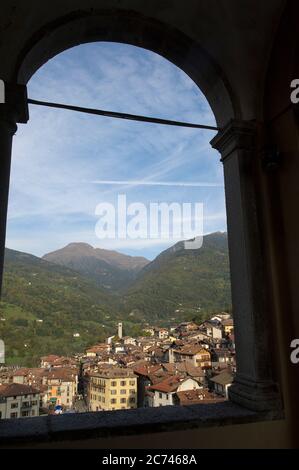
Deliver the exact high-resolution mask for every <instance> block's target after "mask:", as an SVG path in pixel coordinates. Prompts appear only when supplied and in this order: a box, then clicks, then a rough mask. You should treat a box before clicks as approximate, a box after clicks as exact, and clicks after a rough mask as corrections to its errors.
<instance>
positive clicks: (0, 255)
mask: <svg viewBox="0 0 299 470" xmlns="http://www.w3.org/2000/svg"><path fill="white" fill-rule="evenodd" d="M27 120H28V108H27V96H26V87H24V86H22V85H11V84H5V103H4V104H0V293H1V286H2V275H3V262H4V250H5V238H6V237H5V236H6V219H7V205H8V193H9V179H10V164H11V149H12V138H13V135H14V134H15V132H16V130H17V125H16V123H17V122H23V123H24V122H27Z"/></svg>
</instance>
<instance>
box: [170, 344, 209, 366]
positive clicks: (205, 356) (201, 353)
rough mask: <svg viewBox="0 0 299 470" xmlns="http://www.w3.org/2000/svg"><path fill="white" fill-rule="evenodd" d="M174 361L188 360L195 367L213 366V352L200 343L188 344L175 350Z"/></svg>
mask: <svg viewBox="0 0 299 470" xmlns="http://www.w3.org/2000/svg"><path fill="white" fill-rule="evenodd" d="M173 356H174V362H187V363H189V364H190V365H193V366H195V367H201V368H202V369H207V368H210V367H211V354H210V352H209V351H208V350H207V349H205V348H204V347H203V346H202V345H200V344H186V345H184V346H182V347H181V348H178V349H174V350H173Z"/></svg>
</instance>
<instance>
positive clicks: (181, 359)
mask: <svg viewBox="0 0 299 470" xmlns="http://www.w3.org/2000/svg"><path fill="white" fill-rule="evenodd" d="M116 326H117V331H116V334H115V336H111V337H109V338H107V340H106V342H105V343H99V344H96V345H94V346H92V347H89V348H88V349H86V351H85V352H84V353H82V354H77V355H74V356H72V357H62V356H57V355H53V354H51V355H48V356H44V357H41V358H40V367H35V368H24V367H16V366H5V365H3V366H2V367H1V368H0V419H12V418H26V417H33V416H40V415H47V414H57V415H59V414H63V413H80V412H87V411H92V412H98V411H112V410H121V409H135V408H142V407H159V406H175V405H176V406H178V405H192V404H207V403H217V402H221V401H224V400H227V398H228V389H229V387H230V385H231V383H232V381H233V378H234V374H235V372H236V363H235V342H234V323H233V319H232V317H231V316H230V315H229V314H228V313H223V312H221V313H219V314H215V315H213V316H211V318H209V319H208V320H206V321H204V322H202V323H200V324H197V323H196V322H194V321H189V322H182V323H180V324H179V325H175V326H172V327H170V328H165V327H157V326H149V325H147V326H145V327H144V329H143V336H139V337H136V338H134V337H130V336H125V335H124V333H125V332H124V331H123V324H122V323H121V322H119V323H118V325H116Z"/></svg>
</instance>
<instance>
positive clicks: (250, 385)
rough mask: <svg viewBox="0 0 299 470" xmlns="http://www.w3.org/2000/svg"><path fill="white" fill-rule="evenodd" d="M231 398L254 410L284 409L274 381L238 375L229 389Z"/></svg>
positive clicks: (276, 410)
mask: <svg viewBox="0 0 299 470" xmlns="http://www.w3.org/2000/svg"><path fill="white" fill-rule="evenodd" d="M228 396H229V399H230V400H231V401H232V402H234V403H236V404H238V405H241V406H244V407H245V408H248V409H249V410H252V411H275V412H279V411H281V410H282V401H281V396H280V393H279V390H278V386H277V384H275V383H274V382H271V381H268V382H253V381H251V380H249V379H246V378H244V377H240V376H238V375H237V376H236V377H235V379H234V382H233V383H232V385H231V386H230V388H229V389H228Z"/></svg>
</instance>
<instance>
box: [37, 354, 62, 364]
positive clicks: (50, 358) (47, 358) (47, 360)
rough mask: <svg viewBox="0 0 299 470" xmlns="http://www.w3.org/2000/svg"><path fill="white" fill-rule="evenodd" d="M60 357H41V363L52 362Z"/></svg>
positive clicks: (51, 355) (53, 355) (52, 355)
mask: <svg viewBox="0 0 299 470" xmlns="http://www.w3.org/2000/svg"><path fill="white" fill-rule="evenodd" d="M59 357H60V356H56V355H55V354H50V355H49V356H43V357H41V361H43V362H53V361H56V360H57V359H59Z"/></svg>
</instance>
